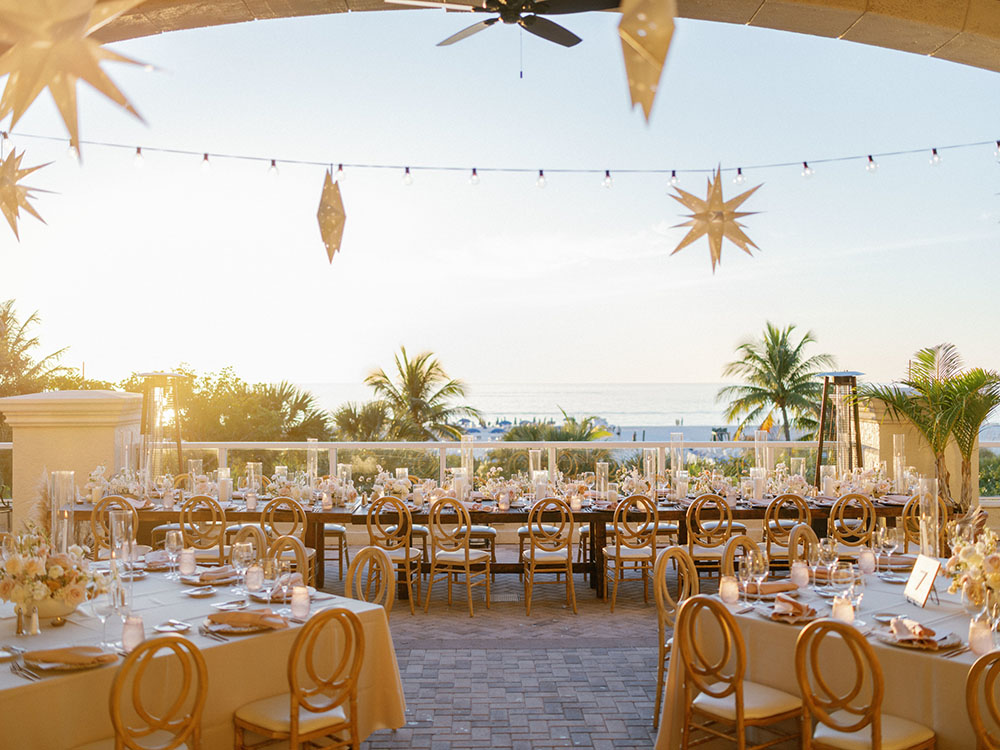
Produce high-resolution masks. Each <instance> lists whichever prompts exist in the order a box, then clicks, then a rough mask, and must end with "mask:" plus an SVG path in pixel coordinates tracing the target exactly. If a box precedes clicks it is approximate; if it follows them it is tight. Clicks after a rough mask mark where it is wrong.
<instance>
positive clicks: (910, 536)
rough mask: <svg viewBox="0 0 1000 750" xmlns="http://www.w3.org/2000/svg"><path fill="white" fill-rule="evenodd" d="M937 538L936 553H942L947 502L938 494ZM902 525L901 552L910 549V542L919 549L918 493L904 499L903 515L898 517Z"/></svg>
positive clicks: (946, 518)
mask: <svg viewBox="0 0 1000 750" xmlns="http://www.w3.org/2000/svg"><path fill="white" fill-rule="evenodd" d="M937 504H938V540H937V552H936V553H935V554H936V555H939V556H944V555H942V553H943V551H944V541H945V530H944V525H945V524H946V523H947V522H948V504H947V503H946V502H945V501H944V498H943V497H941V496H940V495H938V497H937ZM899 520H900V523H901V524H902V526H903V552H909V551H910V543H911V542H912V543H913V544H915V545H917V549H920V495H914V496H913V497H911V498H910V499H909V500H907V501H906V505H905V506H903V515H902V518H900V519H899Z"/></svg>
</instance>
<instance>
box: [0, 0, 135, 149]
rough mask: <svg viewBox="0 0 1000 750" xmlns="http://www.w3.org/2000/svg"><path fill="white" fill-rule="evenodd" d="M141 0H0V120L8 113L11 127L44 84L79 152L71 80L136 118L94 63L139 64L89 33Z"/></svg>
mask: <svg viewBox="0 0 1000 750" xmlns="http://www.w3.org/2000/svg"><path fill="white" fill-rule="evenodd" d="M141 2H143V0H104V2H100V3H99V2H98V1H97V0H0V42H3V43H5V44H6V45H10V46H9V47H8V48H7V51H6V52H4V53H3V54H2V55H0V76H4V75H6V76H7V86H6V88H4V91H3V98H2V99H0V118H4V117H6V116H7V115H8V114H11V113H13V114H12V117H11V127H13V126H15V125H16V124H17V122H18V120H20V119H21V116H22V115H23V114H24V113H25V111H26V110H27V109H28V107H30V106H31V103H32V102H34V101H35V99H37V98H38V95H39V94H41V93H42V91H43V90H44V89H46V88H47V89H48V90H49V92H50V93H51V94H52V98H53V99H54V100H55V103H56V106H57V107H58V108H59V113H60V114H61V115H62V119H63V122H64V123H66V129H67V130H68V131H69V135H70V145H71V146H72V147H73V148H75V149H76V150H77V151H79V150H80V134H79V126H78V123H77V107H76V82H77V81H78V80H80V79H82V80H84V81H86V82H87V83H89V84H90V85H91V86H93V87H94V88H95V89H97V90H98V91H100V92H101V93H102V94H104V95H105V96H106V97H108V98H109V99H111V101H113V102H115V103H116V104H118V105H119V106H120V107H123V108H124V109H126V110H127V111H129V112H131V113H132V114H133V115H135V116H136V117H139V114H138V113H137V112H136V111H135V110H134V109H133V108H132V105H131V104H129V102H128V100H127V99H126V98H125V95H124V94H123V93H122V92H121V91H120V90H119V89H118V87H117V86H115V84H114V82H112V80H111V79H110V78H108V76H107V75H106V74H105V73H104V71H103V70H102V69H101V66H100V63H101V62H102V61H104V60H111V61H114V62H124V63H131V64H133V65H138V64H139V63H138V62H136V61H135V60H131V59H129V58H127V57H123V56H122V55H119V54H117V53H115V52H112V51H111V50H108V49H105V48H104V47H102V46H101V45H100V44H99V43H98V42H97V41H95V40H94V39H91V38H90V35H91V34H93V33H94V32H95V31H97V30H98V29H100V28H101V27H103V26H105V25H106V24H108V23H109V22H111V21H113V20H114V19H115V18H117V17H118V16H120V15H121V14H122V13H124V12H125V11H127V10H130V9H132V8H134V7H135V6H137V5H139V3H141ZM139 119H140V120H141V119H142V118H141V117H139Z"/></svg>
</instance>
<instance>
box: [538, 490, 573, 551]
mask: <svg viewBox="0 0 1000 750" xmlns="http://www.w3.org/2000/svg"><path fill="white" fill-rule="evenodd" d="M543 513H547V514H549V515H550V516H552V515H555V516H556V517H555V518H551V517H550V518H549V519H548V520H546V521H544V522H543V521H542V514H543ZM528 541H529V542H530V543H531V547H530V549H529V554H530V555H531V561H532V562H534V561H535V552H536V551H537V550H542V551H544V552H558V551H560V550H565V551H566V558H567V559H568V560H571V559H572V558H573V511H572V510H571V509H570V507H569V503H567V502H566V501H565V500H563V499H561V498H558V497H546V498H544V499H542V500H540V501H538V502H537V503H535V504H534V505H533V506H532V508H531V511H530V512H529V513H528Z"/></svg>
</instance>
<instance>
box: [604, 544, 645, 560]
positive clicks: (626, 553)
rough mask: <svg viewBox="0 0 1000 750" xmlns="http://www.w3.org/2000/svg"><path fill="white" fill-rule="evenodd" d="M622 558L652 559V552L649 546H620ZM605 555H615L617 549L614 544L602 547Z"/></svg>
mask: <svg viewBox="0 0 1000 750" xmlns="http://www.w3.org/2000/svg"><path fill="white" fill-rule="evenodd" d="M621 553H622V554H621V558H622V560H652V559H653V552H652V550H651V549H650V548H649V547H641V548H640V549H633V548H632V547H622V549H621ZM604 556H605V557H617V550H616V549H615V547H614V545H611V544H609V545H608V546H607V547H605V548H604Z"/></svg>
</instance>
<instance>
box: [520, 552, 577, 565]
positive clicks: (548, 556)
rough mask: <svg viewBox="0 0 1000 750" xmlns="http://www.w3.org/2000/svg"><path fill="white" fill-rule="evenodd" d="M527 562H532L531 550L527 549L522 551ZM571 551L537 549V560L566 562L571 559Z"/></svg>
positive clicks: (542, 561) (541, 561)
mask: <svg viewBox="0 0 1000 750" xmlns="http://www.w3.org/2000/svg"><path fill="white" fill-rule="evenodd" d="M521 557H522V559H523V560H524V561H525V562H531V550H530V549H526V550H525V551H524V552H523V553H521ZM569 559H570V557H569V552H567V551H566V550H564V549H536V550H535V562H539V563H564V562H566V561H567V560H569Z"/></svg>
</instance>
